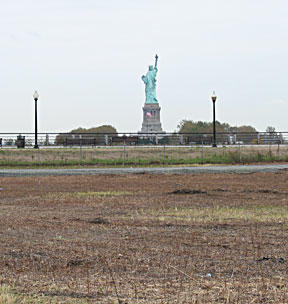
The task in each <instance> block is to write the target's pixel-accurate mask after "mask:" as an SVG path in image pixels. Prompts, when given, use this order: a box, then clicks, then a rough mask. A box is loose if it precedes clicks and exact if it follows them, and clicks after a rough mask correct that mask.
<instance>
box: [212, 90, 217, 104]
mask: <svg viewBox="0 0 288 304" xmlns="http://www.w3.org/2000/svg"><path fill="white" fill-rule="evenodd" d="M211 99H212V101H213V102H215V101H216V99H217V96H216V94H215V91H213V94H212V96H211Z"/></svg>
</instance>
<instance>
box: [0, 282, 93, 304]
mask: <svg viewBox="0 0 288 304" xmlns="http://www.w3.org/2000/svg"><path fill="white" fill-rule="evenodd" d="M20 303H21V304H57V303H64V302H61V301H59V299H57V298H56V297H46V296H43V295H37V294H33V295H23V294H20V293H17V291H16V290H14V289H12V288H10V287H8V286H7V285H2V286H0V304H20ZM65 303H67V304H68V303H69V304H76V303H78V304H87V303H88V302H87V301H86V300H80V299H77V301H76V300H69V301H68V302H67V301H65Z"/></svg>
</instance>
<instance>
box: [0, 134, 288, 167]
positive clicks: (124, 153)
mask: <svg viewBox="0 0 288 304" xmlns="http://www.w3.org/2000/svg"><path fill="white" fill-rule="evenodd" d="M212 139H213V134H212V133H181V134H179V133H160V134H156V133H147V134H145V133H125V134H124V133H117V134H111V133H110V134H107V133H97V134H96V133H93V134H91V133H90V134H87V133H73V134H72V133H38V146H39V149H33V147H34V145H35V141H34V133H22V134H19V133H2V134H1V133H0V146H1V150H0V164H1V165H15V164H16V165H17V164H18V165H31V164H43V165H55V164H56V165H57V164H59V165H77V164H80V165H85V164H87V165H88V164H89V165H119V164H124V165H125V164H127V165H153V164H163V165H167V164H192V163H205V162H209V163H219V162H220V163H221V162H222V163H223V162H227V163H231V162H232V163H233V162H248V161H250V162H252V161H263V160H264V161H265V160H267V161H272V160H287V161H288V132H277V133H267V132H254V133H217V137H216V139H217V140H216V142H217V148H212ZM17 148H22V149H17Z"/></svg>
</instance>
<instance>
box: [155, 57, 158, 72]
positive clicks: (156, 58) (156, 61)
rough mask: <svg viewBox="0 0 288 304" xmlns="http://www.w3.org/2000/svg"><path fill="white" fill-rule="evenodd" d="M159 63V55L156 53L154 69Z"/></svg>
mask: <svg viewBox="0 0 288 304" xmlns="http://www.w3.org/2000/svg"><path fill="white" fill-rule="evenodd" d="M157 63H158V55H157V54H156V56H155V66H154V69H157Z"/></svg>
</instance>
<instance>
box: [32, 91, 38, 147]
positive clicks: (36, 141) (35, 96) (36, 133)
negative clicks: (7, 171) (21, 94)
mask: <svg viewBox="0 0 288 304" xmlns="http://www.w3.org/2000/svg"><path fill="white" fill-rule="evenodd" d="M33 98H34V101H35V144H34V149H39V146H38V139H37V136H38V130H37V101H38V99H39V94H38V92H37V91H35V92H34V94H33Z"/></svg>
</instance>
